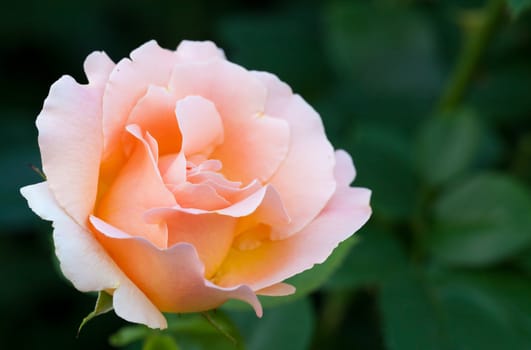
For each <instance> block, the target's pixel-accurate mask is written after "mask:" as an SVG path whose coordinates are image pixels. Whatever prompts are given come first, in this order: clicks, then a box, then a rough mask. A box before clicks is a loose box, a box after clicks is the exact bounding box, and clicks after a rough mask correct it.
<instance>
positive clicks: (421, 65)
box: [323, 1, 443, 129]
mask: <svg viewBox="0 0 531 350" xmlns="http://www.w3.org/2000/svg"><path fill="white" fill-rule="evenodd" d="M323 24H324V35H325V39H324V40H323V43H324V46H325V49H326V51H327V53H328V55H329V57H330V60H331V62H332V63H333V68H335V71H336V75H337V76H338V77H339V78H340V79H344V80H345V81H348V82H349V84H350V86H348V87H342V89H343V90H345V91H347V92H348V95H349V98H350V100H353V101H355V104H354V108H355V110H354V111H353V112H354V113H356V114H355V115H356V116H357V117H362V118H364V119H366V120H370V121H375V120H379V121H386V122H387V123H388V124H389V123H392V124H394V125H396V126H397V127H403V128H404V129H411V128H414V127H415V126H416V123H417V121H418V120H419V118H421V117H422V116H423V115H424V114H425V113H427V112H428V111H429V109H430V108H431V106H432V104H433V102H434V101H435V98H436V97H437V95H438V93H439V91H440V88H441V85H442V81H443V80H442V71H441V64H440V62H439V58H438V56H437V47H436V45H435V43H436V40H434V39H435V38H434V33H433V28H432V26H431V25H430V23H429V19H428V18H426V17H424V15H423V14H422V12H420V11H409V10H405V9H404V7H401V6H389V4H388V3H386V2H375V1H373V2H367V1H333V2H330V3H329V5H328V6H326V7H325V11H324V23H323ZM412 72H415V73H414V74H412Z"/></svg>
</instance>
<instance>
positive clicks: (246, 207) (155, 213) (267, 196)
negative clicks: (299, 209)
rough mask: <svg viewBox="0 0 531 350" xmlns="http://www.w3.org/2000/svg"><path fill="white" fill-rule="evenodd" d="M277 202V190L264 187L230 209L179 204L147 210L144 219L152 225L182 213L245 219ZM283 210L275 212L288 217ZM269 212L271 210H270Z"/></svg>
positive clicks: (279, 209) (280, 208) (278, 208)
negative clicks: (269, 202) (212, 208)
mask: <svg viewBox="0 0 531 350" xmlns="http://www.w3.org/2000/svg"><path fill="white" fill-rule="evenodd" d="M270 200H271V201H276V193H275V190H274V189H273V188H272V187H271V186H269V185H268V186H264V187H262V188H260V189H259V190H257V191H256V192H254V193H253V194H251V195H250V196H248V197H246V198H245V199H243V200H241V201H240V202H236V203H234V204H232V205H231V206H229V207H226V208H222V209H217V210H203V209H198V208H183V207H181V206H179V205H178V204H176V205H174V206H173V207H159V208H156V207H153V208H152V209H150V210H147V211H146V213H145V215H144V217H145V220H146V221H147V222H150V223H158V222H161V221H163V220H165V219H166V218H167V217H169V216H170V217H171V215H173V214H174V213H175V212H181V213H187V214H193V215H201V214H209V213H216V214H220V215H225V216H230V217H235V218H239V217H243V216H247V215H250V214H252V213H254V212H255V211H256V210H257V208H258V207H259V206H260V205H261V204H262V203H264V202H268V201H270ZM267 206H268V207H272V206H270V205H267ZM282 209H283V208H282V207H277V208H276V209H275V210H277V214H278V215H282V216H284V215H286V214H285V213H284V212H281V210H282ZM268 210H269V209H268Z"/></svg>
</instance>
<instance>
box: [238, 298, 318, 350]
mask: <svg viewBox="0 0 531 350" xmlns="http://www.w3.org/2000/svg"><path fill="white" fill-rule="evenodd" d="M229 315H230V316H231V318H232V319H233V320H234V322H235V323H236V325H237V326H238V328H239V329H240V332H241V333H242V336H243V339H244V342H245V349H247V350H269V349H275V350H305V349H308V348H309V345H310V341H311V338H312V333H313V328H314V323H315V317H314V313H313V309H312V305H311V304H310V302H309V301H308V299H307V298H304V299H299V300H297V301H295V302H293V303H290V304H286V305H282V306H279V307H275V308H272V309H268V310H266V311H265V312H264V316H263V317H262V318H261V319H258V318H257V317H256V315H255V314H254V313H252V312H242V311H231V312H230V313H229Z"/></svg>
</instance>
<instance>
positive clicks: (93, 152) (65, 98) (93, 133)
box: [37, 56, 104, 224]
mask: <svg viewBox="0 0 531 350" xmlns="http://www.w3.org/2000/svg"><path fill="white" fill-rule="evenodd" d="M100 58H101V57H100ZM92 59H96V56H92ZM91 65H92V64H89V66H91ZM101 74H104V73H101ZM90 79H91V80H92V79H96V80H97V78H96V76H95V73H94V72H92V71H91V72H90ZM100 106H101V89H100V88H98V87H97V86H92V85H90V84H89V85H79V84H78V83H76V81H75V80H74V79H73V78H71V77H69V76H63V77H62V78H61V79H59V80H58V81H57V82H55V83H54V84H53V85H52V87H51V88H50V94H49V95H48V97H47V98H46V101H44V107H43V109H42V111H41V113H40V114H39V116H38V117H37V129H38V130H39V147H40V150H41V158H42V166H43V170H44V173H45V174H46V177H47V179H48V184H49V187H50V190H51V191H52V192H53V193H54V196H55V198H56V199H57V201H58V202H59V205H60V206H61V207H62V208H64V210H66V211H67V212H68V214H69V215H70V216H72V218H74V219H75V220H76V221H77V222H78V223H80V224H83V223H84V222H85V221H86V218H87V216H88V214H89V213H90V212H91V211H92V208H93V206H94V201H95V199H96V192H97V186H98V172H99V164H100V158H101V150H102V138H101V107H100ZM74 164H75V166H73V165H74Z"/></svg>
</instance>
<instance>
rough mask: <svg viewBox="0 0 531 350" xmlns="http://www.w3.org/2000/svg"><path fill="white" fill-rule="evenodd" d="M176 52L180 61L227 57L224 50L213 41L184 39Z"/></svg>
mask: <svg viewBox="0 0 531 350" xmlns="http://www.w3.org/2000/svg"><path fill="white" fill-rule="evenodd" d="M176 54H177V58H178V60H179V62H186V61H189V62H200V61H207V60H211V59H225V54H224V53H223V50H221V49H220V48H218V47H217V46H216V44H214V43H213V42H212V41H190V40H183V41H181V43H180V44H179V46H178V47H177V51H176Z"/></svg>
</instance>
